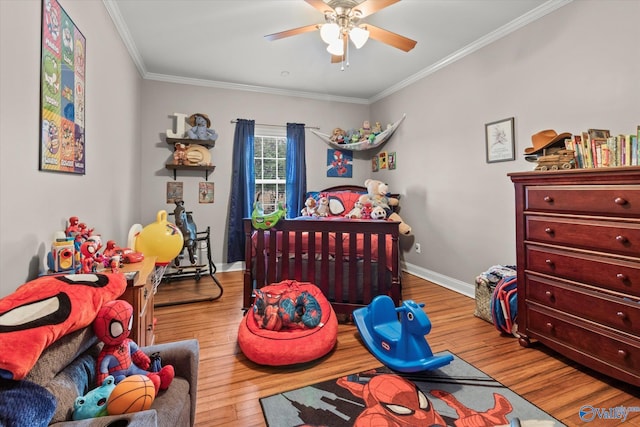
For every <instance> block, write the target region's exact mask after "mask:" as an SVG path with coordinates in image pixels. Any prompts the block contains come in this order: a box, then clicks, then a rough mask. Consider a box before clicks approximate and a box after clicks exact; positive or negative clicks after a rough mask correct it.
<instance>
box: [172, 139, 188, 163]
mask: <svg viewBox="0 0 640 427" xmlns="http://www.w3.org/2000/svg"><path fill="white" fill-rule="evenodd" d="M186 161H187V146H186V145H185V144H182V143H181V142H179V143H177V144H175V151H174V152H173V164H174V165H184V164H185V162H186Z"/></svg>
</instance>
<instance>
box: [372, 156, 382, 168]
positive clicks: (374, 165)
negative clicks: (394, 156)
mask: <svg viewBox="0 0 640 427" xmlns="http://www.w3.org/2000/svg"><path fill="white" fill-rule="evenodd" d="M379 169H380V168H379V166H378V156H373V157H372V158H371V172H378V170H379Z"/></svg>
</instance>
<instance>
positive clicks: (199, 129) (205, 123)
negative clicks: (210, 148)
mask: <svg viewBox="0 0 640 427" xmlns="http://www.w3.org/2000/svg"><path fill="white" fill-rule="evenodd" d="M187 122H188V123H189V124H190V125H191V126H192V127H191V129H189V130H188V131H187V135H189V138H191V139H200V140H205V141H206V140H211V141H215V140H216V139H218V134H217V133H216V131H215V130H213V129H209V128H210V127H211V120H209V116H207V115H206V114H203V113H195V114H192V115H191V116H189V118H188V119H187Z"/></svg>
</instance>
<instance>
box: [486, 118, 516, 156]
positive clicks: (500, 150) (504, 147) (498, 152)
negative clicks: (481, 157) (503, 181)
mask: <svg viewBox="0 0 640 427" xmlns="http://www.w3.org/2000/svg"><path fill="white" fill-rule="evenodd" d="M513 124H514V118H513V117H511V118H508V119H504V120H498V121H497V122H491V123H487V124H486V125H484V128H485V144H486V151H487V163H495V162H506V161H509V160H515V159H516V141H515V136H514V134H515V133H514V132H515V131H514V126H513Z"/></svg>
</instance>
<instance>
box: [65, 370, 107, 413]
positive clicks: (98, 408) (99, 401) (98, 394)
mask: <svg viewBox="0 0 640 427" xmlns="http://www.w3.org/2000/svg"><path fill="white" fill-rule="evenodd" d="M114 388H116V381H115V379H114V378H113V376H111V375H109V376H107V377H106V378H105V379H104V381H103V382H102V385H101V386H100V387H96V388H94V389H93V390H91V391H89V392H88V393H87V394H85V395H84V396H79V397H77V398H76V400H75V402H74V404H73V415H72V416H71V418H72V419H73V420H74V421H78V420H85V419H87V418H96V417H104V416H106V415H108V413H107V400H108V399H109V396H110V395H111V392H112V391H113V389H114Z"/></svg>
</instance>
